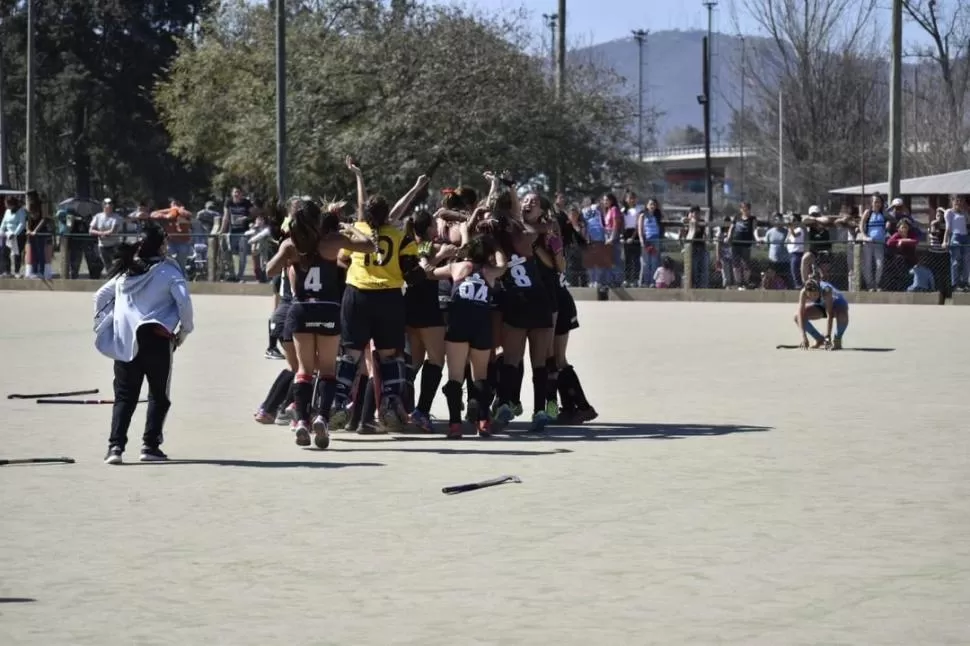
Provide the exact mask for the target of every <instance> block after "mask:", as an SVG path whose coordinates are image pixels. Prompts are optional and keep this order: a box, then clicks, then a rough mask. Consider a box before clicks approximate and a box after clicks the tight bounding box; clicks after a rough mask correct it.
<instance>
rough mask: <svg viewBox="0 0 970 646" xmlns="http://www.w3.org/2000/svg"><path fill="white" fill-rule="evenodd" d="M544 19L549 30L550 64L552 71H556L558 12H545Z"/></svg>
mask: <svg viewBox="0 0 970 646" xmlns="http://www.w3.org/2000/svg"><path fill="white" fill-rule="evenodd" d="M542 19H543V20H545V21H546V28H547V29H548V30H549V65H550V67H551V69H552V73H553V74H555V73H556V22H557V21H558V20H559V14H557V13H544V14H542Z"/></svg>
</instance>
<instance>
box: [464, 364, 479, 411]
mask: <svg viewBox="0 0 970 646" xmlns="http://www.w3.org/2000/svg"><path fill="white" fill-rule="evenodd" d="M465 386H466V387H467V388H468V403H469V404H471V403H472V402H473V401H474V402H476V403H477V402H478V393H476V392H475V380H474V379H472V367H471V364H465Z"/></svg>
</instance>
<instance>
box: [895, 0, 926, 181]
mask: <svg viewBox="0 0 970 646" xmlns="http://www.w3.org/2000/svg"><path fill="white" fill-rule="evenodd" d="M931 4H932V3H931ZM892 11H893V13H892V44H891V50H890V51H891V60H892V71H891V74H890V79H889V84H890V92H889V197H890V198H891V199H892V198H896V197H899V182H900V179H901V178H900V176H899V174H900V164H901V161H902V156H903V0H893V5H892Z"/></svg>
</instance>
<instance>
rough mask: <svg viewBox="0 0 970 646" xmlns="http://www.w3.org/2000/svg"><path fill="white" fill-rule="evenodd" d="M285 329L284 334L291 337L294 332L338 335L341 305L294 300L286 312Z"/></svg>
mask: <svg viewBox="0 0 970 646" xmlns="http://www.w3.org/2000/svg"><path fill="white" fill-rule="evenodd" d="M285 330H286V331H285V332H284V336H286V337H288V338H289V339H292V338H293V335H294V334H319V335H321V336H337V335H339V334H340V305H338V304H336V303H314V302H309V303H300V302H294V303H293V304H292V305H290V311H289V312H287V314H286V328H285Z"/></svg>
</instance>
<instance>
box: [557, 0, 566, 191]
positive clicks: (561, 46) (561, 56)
mask: <svg viewBox="0 0 970 646" xmlns="http://www.w3.org/2000/svg"><path fill="white" fill-rule="evenodd" d="M558 15H559V20H558V22H557V25H556V26H557V27H558V29H559V37H558V38H557V39H556V105H557V106H558V110H559V115H560V116H561V115H562V101H563V92H565V91H566V89H565V83H566V0H559V12H558ZM556 156H557V159H556V192H557V193H560V192H562V190H563V181H562V159H563V145H562V139H560V140H559V150H558V151H557V155H556Z"/></svg>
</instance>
